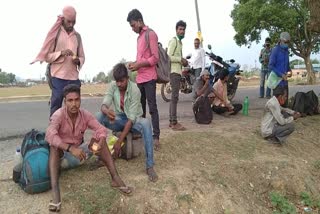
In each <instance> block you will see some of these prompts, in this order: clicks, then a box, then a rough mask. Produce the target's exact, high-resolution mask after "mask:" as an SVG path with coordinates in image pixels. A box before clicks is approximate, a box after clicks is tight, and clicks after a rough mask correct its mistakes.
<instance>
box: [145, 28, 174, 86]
mask: <svg viewBox="0 0 320 214" xmlns="http://www.w3.org/2000/svg"><path fill="white" fill-rule="evenodd" d="M150 31H153V30H152V29H150V28H149V29H148V30H147V32H146V42H147V48H150V40H149V32H150ZM150 51H151V49H150ZM158 52H159V61H158V63H157V66H156V71H157V83H168V82H169V81H170V72H171V61H170V57H169V55H168V54H167V52H166V50H165V49H164V48H163V47H162V44H161V43H160V42H158Z"/></svg>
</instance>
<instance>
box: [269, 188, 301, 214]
mask: <svg viewBox="0 0 320 214" xmlns="http://www.w3.org/2000/svg"><path fill="white" fill-rule="evenodd" d="M270 200H271V204H272V206H273V207H274V208H275V210H274V212H273V214H294V213H297V211H296V208H295V206H294V205H293V204H292V203H290V202H289V201H288V200H287V199H286V198H285V197H284V196H282V195H281V194H279V193H277V192H271V193H270Z"/></svg>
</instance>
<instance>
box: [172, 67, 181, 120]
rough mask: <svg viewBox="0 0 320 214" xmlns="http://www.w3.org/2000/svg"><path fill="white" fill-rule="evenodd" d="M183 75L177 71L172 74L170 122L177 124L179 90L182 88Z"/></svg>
mask: <svg viewBox="0 0 320 214" xmlns="http://www.w3.org/2000/svg"><path fill="white" fill-rule="evenodd" d="M180 81H181V75H180V74H177V73H171V74H170V84H171V90H172V92H171V101H170V107H169V120H170V124H176V123H177V122H178V120H177V105H178V100H179V90H180Z"/></svg>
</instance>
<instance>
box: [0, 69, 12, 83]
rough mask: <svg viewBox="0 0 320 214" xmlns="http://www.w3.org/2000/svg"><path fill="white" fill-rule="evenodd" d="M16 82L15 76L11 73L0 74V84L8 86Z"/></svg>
mask: <svg viewBox="0 0 320 214" xmlns="http://www.w3.org/2000/svg"><path fill="white" fill-rule="evenodd" d="M14 82H16V75H15V74H13V73H6V72H0V83H2V84H9V83H14Z"/></svg>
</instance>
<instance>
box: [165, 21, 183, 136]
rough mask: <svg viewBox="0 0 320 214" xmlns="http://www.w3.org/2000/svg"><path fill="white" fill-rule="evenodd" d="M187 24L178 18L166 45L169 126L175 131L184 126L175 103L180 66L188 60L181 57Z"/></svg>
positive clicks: (177, 98)
mask: <svg viewBox="0 0 320 214" xmlns="http://www.w3.org/2000/svg"><path fill="white" fill-rule="evenodd" d="M186 27H187V24H186V23H185V22H184V21H182V20H180V21H178V22H177V24H176V36H175V37H173V38H172V39H171V40H170V42H169V45H168V55H169V57H170V60H171V73H170V84H171V89H172V93H171V101H170V108H169V117H170V118H169V121H170V125H169V127H170V128H171V129H172V130H175V131H184V130H185V129H186V128H185V127H184V126H182V125H181V124H180V123H178V119H177V104H178V100H179V90H180V80H181V72H182V66H187V65H188V61H187V60H186V59H185V58H183V57H182V42H181V40H182V39H183V38H184V34H185V30H186Z"/></svg>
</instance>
